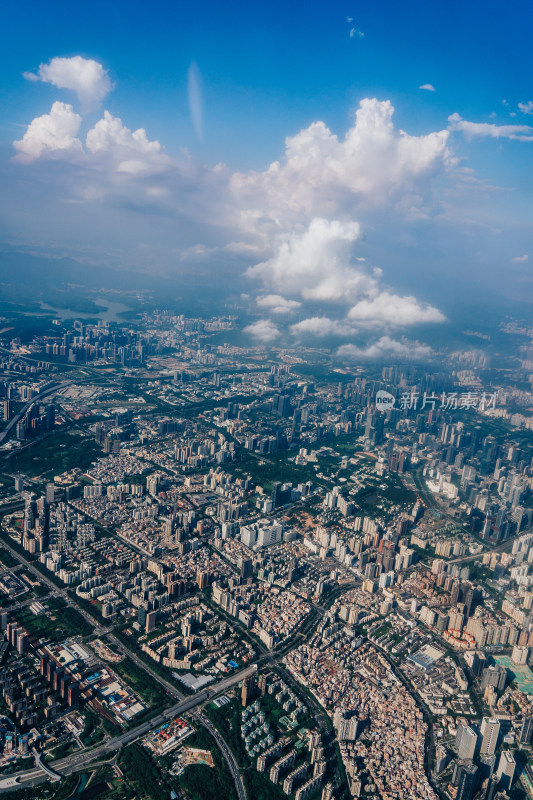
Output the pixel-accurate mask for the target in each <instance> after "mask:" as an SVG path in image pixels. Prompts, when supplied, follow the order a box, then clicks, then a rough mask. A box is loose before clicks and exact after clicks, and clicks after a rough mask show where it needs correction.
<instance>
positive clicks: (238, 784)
mask: <svg viewBox="0 0 533 800" xmlns="http://www.w3.org/2000/svg"><path fill="white" fill-rule="evenodd" d="M195 717H196V718H197V719H200V721H201V722H202V725H205V727H206V728H207V730H208V731H209V733H210V734H211V736H212V737H213V739H214V740H215V741H216V743H217V744H218V746H219V749H220V751H221V753H222V755H223V756H224V758H225V759H226V763H227V765H228V767H229V770H230V772H231V775H232V777H233V781H234V783H235V788H236V789H237V794H238V796H239V800H247V798H246V789H245V788H244V783H243V780H242V776H241V774H240V772H239V768H238V766H237V762H236V761H235V757H234V755H233V753H232V752H231V750H230V749H229V747H228V745H227V744H226V742H225V741H224V739H223V738H222V736H221V735H220V733H219V732H218V731H217V729H216V728H215V726H214V725H213V724H212V723H211V722H210V721H209V720H208V719H207V717H205V716H204V715H203V714H202V713H201V712H200V713H199V714H195Z"/></svg>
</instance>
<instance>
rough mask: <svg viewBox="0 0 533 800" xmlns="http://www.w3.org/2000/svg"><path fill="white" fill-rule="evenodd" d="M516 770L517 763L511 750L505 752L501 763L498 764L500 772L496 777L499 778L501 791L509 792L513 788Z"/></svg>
mask: <svg viewBox="0 0 533 800" xmlns="http://www.w3.org/2000/svg"><path fill="white" fill-rule="evenodd" d="M515 769H516V761H515V760H514V756H513V754H512V753H510V752H509V750H504V751H503V753H502V754H501V756H500V762H499V764H498V770H497V772H496V777H498V778H499V780H500V783H499V787H500V789H503V790H504V791H506V792H508V791H509V790H510V788H511V786H512V783H513V778H514V773H515Z"/></svg>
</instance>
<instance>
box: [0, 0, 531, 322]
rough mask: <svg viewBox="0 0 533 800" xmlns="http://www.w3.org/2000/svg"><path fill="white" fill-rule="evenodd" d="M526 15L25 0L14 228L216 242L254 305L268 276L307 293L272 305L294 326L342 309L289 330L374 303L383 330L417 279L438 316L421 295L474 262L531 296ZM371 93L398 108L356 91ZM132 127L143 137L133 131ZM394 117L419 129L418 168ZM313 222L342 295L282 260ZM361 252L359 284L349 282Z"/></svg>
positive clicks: (13, 157)
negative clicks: (89, 73) (82, 72)
mask: <svg viewBox="0 0 533 800" xmlns="http://www.w3.org/2000/svg"><path fill="white" fill-rule="evenodd" d="M532 23H533V9H532V7H531V4H529V3H527V2H507V3H502V2H483V3H482V2H477V0H476V1H475V2H468V3H464V2H448V3H446V4H431V3H427V2H424V3H422V2H405V3H398V2H392V0H386V1H385V0H382V1H381V2H379V0H378V2H376V1H374V2H368V1H365V2H356V3H353V2H346V3H345V2H334V3H331V4H325V3H324V2H320V3H318V2H315V3H300V2H294V3H279V2H270V3H268V4H250V3H240V2H235V3H232V4H227V3H214V2H207V3H204V4H201V5H199V4H192V3H191V4H185V3H171V2H155V3H153V4H151V5H150V7H149V8H148V6H147V4H146V3H140V2H124V0H119V1H118V2H113V0H108V1H107V2H105V3H104V2H98V0H96V2H92V3H91V4H90V6H87V5H85V6H82V5H80V4H72V3H70V2H69V3H66V2H49V3H46V4H43V3H39V2H33V0H31V1H30V2H25V3H20V4H10V7H9V8H8V9H7V10H6V9H4V14H3V31H2V34H3V35H2V47H1V48H0V62H1V69H2V75H3V83H2V87H1V89H0V159H1V164H0V169H1V174H0V178H1V180H2V185H3V187H4V188H3V190H2V196H1V197H0V204H1V206H0V208H1V210H2V217H3V220H4V221H3V223H2V224H1V225H0V238H1V239H2V240H3V242H4V243H5V244H6V245H10V246H17V247H27V248H33V249H36V248H42V249H43V250H46V249H47V248H48V249H49V251H50V252H51V253H54V254H63V253H68V254H69V255H73V256H75V257H79V258H82V259H83V258H85V259H87V260H91V259H92V260H94V261H99V262H101V263H105V261H106V259H107V260H108V261H109V263H111V264H112V265H113V266H121V267H125V266H127V263H134V264H139V265H141V266H143V265H144V266H148V265H149V266H150V268H153V269H162V270H167V271H168V270H172V269H175V270H176V272H177V273H179V272H180V270H186V269H187V268H190V265H191V263H193V264H196V263H198V262H200V261H202V259H203V267H202V268H204V267H205V269H206V270H207V272H206V274H208V267H207V266H206V264H205V262H207V261H209V263H212V264H214V265H215V266H213V279H214V280H216V274H217V272H216V270H217V269H224V270H230V271H231V270H234V272H235V275H236V276H239V278H241V277H243V276H244V278H245V279H244V284H245V286H246V285H249V286H250V292H249V294H250V303H251V304H252V305H253V304H254V303H256V301H257V298H258V297H259V298H264V297H269V296H270V295H272V296H280V297H282V298H283V299H284V300H287V301H292V302H293V303H298V304H299V305H298V306H293V307H292V308H289V309H287V308H285V310H284V311H282V310H281V307H278V308H277V311H276V312H275V313H274V312H273V311H272V309H274V308H276V306H275V305H272V304H270V305H268V304H263V305H262V306H259V308H258V309H257V310H258V312H259V313H260V314H263V316H262V317H261V319H260V320H259V321H260V322H263V323H264V325H263V329H264V330H267V329H268V324H270V326H271V328H270V334H272V335H275V334H274V329H276V330H278V331H280V330H281V327H280V319H281V318H283V321H284V322H283V325H284V326H285V327H284V328H283V330H288V329H291V330H292V331H293V335H304V334H305V335H312V334H313V335H315V334H316V331H317V330H318V329H319V328H320V327H321V329H322V331H324V330H325V328H326V327H327V325H328V323H326V322H324V321H322V322H321V323H320V324H318V323H316V324H315V330H314V332H313V331H312V328H313V325H312V324H311V323H309V324H307V326H303V327H302V326H300V329H295V328H294V326H295V325H296V324H297V323H295V322H294V319H296V317H297V318H298V324H299V323H300V322H305V321H306V320H308V319H314V320H316V319H321V320H325V319H328V320H330V321H331V320H333V319H336V320H339V319H340V320H341V321H343V324H344V326H345V327H344V328H341V329H339V330H338V331H334V330H333V329H332V327H331V325H330V329H329V333H334V334H335V335H339V336H340V337H341V338H342V336H343V335H344V336H348V333H347V332H349V331H350V330H351V331H357V330H359V328H358V326H361V325H370V324H372V325H374V324H375V325H376V326H377V324H378V322H380V321H381V323H383V328H382V329H381V330H378V328H377V327H376V328H375V330H376V336H378V335H379V334H380V335H381V338H382V337H383V336H384V335H389V334H391V335H392V333H393V331H392V330H391V321H390V319H389V320H388V322H387V319H386V318H387V314H386V313H385V314H382V313H381V312H382V307H383V305H384V303H385V304H386V302H390V303H391V304H392V306H393V307H394V308H396V311H402V309H404V307H406V304H405V303H403V305H402V303H401V302H400V301H399V300H397V299H394V298H400V299H401V298H405V297H406V296H409V297H410V296H415V295H416V298H417V302H418V306H419V310H418V311H417V312H416V313H415V314H414V317H415V318H416V320H417V321H418V322H424V321H425V322H429V321H430V317H431V314H430V313H426V317H424V310H425V311H426V312H427V311H428V309H429V308H435V309H436V311H439V310H440V309H439V308H437V307H438V305H439V304H438V300H439V298H442V290H443V287H445V286H446V285H447V286H448V288H449V285H450V283H451V282H454V281H456V280H460V279H463V280H465V281H466V283H465V286H466V285H467V284H468V281H469V280H470V288H472V287H475V286H476V284H478V285H479V286H480V288H481V284H483V287H484V288H487V287H488V288H491V289H493V290H494V292H495V293H497V292H500V291H501V288H502V286H503V287H504V289H505V292H506V293H507V294H508V296H509V297H511V298H513V297H517V298H521V299H523V298H524V295H526V296H527V294H528V292H527V290H530V291H531V295H533V289H532V284H531V282H530V278H531V267H530V264H531V262H530V254H531V258H533V242H532V234H531V230H530V228H531V226H530V217H531V210H532V209H531V199H532V198H531V194H532V189H531V186H532V180H531V178H532V166H533V163H532V153H533V130H532V128H533V113H532V112H533V103H531V105H528V103H530V101H532V100H533V85H532V80H531V79H532V76H533V63H532V62H533V51H532V48H531V45H530V34H531V30H532ZM79 57H81V59H83V60H84V61H83V62H82V61H78V62H76V63H75V62H74V61H72V59H75V58H78V59H79ZM57 58H61V59H66V61H64V62H61V63H60V64H57V63H56V62H54V61H53V59H57ZM86 62H90V63H91V64H93V67H94V65H95V64H96V67H94V69H95V70H96V69H97V70H99V71H98V72H95V73H94V77H95V80H96V83H98V81H100V84H98V86H96V89H97V90H98V91H96V90H95V85H96V84H95V85H93V86H92V88H91V89H90V90H87V87H85V89H84V87H83V86H81V84H80V83H79V75H78V73H76V75H78V77H76V76H74V78H72V74H74V73H73V72H72V70H73V69H74V67H76V69H77V68H78V67H80V64H81V65H83V64H85V63H86ZM54 64H55V67H56V68H57V69H59V70H60V73H61V75H60V77H59V78H58V77H57V75H58V74H59V73H57V70H56V72H53V71H52V72H53V74H52V72H51V71H50V70H52V67H53V66H54ZM76 64H77V66H76ZM40 65H43V67H41V70H43V71H42V73H41V80H39V79H37V77H38V76H39V68H40ZM47 65H48V66H47ZM51 65H52V66H51ZM191 65H194V66H193V67H192V68H191ZM47 69H48V72H47ZM69 70H70V72H69ZM24 73H26V77H24V75H23V74H24ZM28 73H31V74H30V75H29V76H28ZM67 73H68V75H67ZM31 75H33V76H34V79H33V80H32V79H30V78H31ZM47 75H48V77H47ZM51 75H52V78H50V76H51ZM54 75H55V77H54ZM65 75H67V77H66V78H65ZM35 76H37V77H35ZM43 76H44V79H43ZM65 80H66V82H67V83H69V81H70V84H72V80H74V81H78V83H77V84H76V86H77V88H78V92H77V93H76V92H75V91H73V90H70V89H65V88H61V81H63V82H64V81H65ZM50 81H52V82H50ZM106 81H107V83H106ZM54 83H55V84H56V85H54ZM58 83H59V84H60V85H59V86H58V85H57V84H58ZM80 86H81V88H80ZM111 86H112V88H111V89H110V87H111ZM422 86H427V87H428V88H426V89H423V88H420V87H422ZM84 91H85V94H83V92H84ZM91 92H92V94H91ZM374 98H375V99H376V101H377V102H378V103H381V104H384V103H386V102H387V101H388V104H389V105H388V106H387V108H391V107H392V108H393V109H394V111H393V112H392V111H390V113H388V112H387V113H385V114H384V115H383V113H382V112H383V111H384V110H385V106H384V105H374V106H369V105H367V106H364V107H363V106H360V103H361V102H363V104H364V103H365V101H366V99H368V100H369V101H371V100H372V99H374ZM55 103H57V104H60V106H61V107H60V106H55V107H54V108H55V111H54V114H53V120H52V123H53V125H54V137H57V135H59V134H60V135H61V136H63V134H64V133H65V130H67V129H68V131H69V133H68V137H69V138H68V142H67V144H66V145H65V141H64V140H61V143H60V146H58V140H57V138H55V139H54V141H53V142H50V140H49V139H47V138H46V137H47V136H48V135H49V134H48V133H47V132H46V131H47V130H48V128H49V124H50V123H49V118H48V115H50V114H51V109H52V106H53V104H55ZM69 108H70V109H71V110H70V111H69V110H68V109H69ZM358 108H359V109H360V111H361V115H360V120H359V123H358V125H359V127H357V125H355V126H354V114H355V112H356V111H357V109H358ZM65 109H67V110H65ZM365 109H366V110H365ZM106 111H107V112H108V116H107V117H104V112H106ZM450 117H451V120H450ZM80 118H81V119H80ZM32 120H37V121H36V122H35V123H34V124H33V123H32ZM39 120H41V121H40V122H39ZM100 120H104V122H103V123H102V124H101V125H99V121H100ZM113 120H120V125H119V123H115V122H113ZM319 122H322V123H324V127H323V128H320V129H319V128H317V127H316V124H317V123H319ZM30 123H32V124H33V128H32V129H31V135H30V134H28V126H29V125H30ZM391 124H392V125H393V128H394V132H393V133H392V134H391V133H390V125H391ZM57 126H59V128H58V127H57ZM65 126H66V127H65ZM313 126H315V127H313ZM368 126H370V128H372V130H371V131H370V132H369V127H368ZM387 126H389V127H387ZM139 128H143V129H145V131H146V137H145V139H143V141H142V142H140V141H139V140H138V139H135V138H133V139H131V138H128V136H127V135H126V134H125V133H124V131H125V130H126V129H127V130H128V134H130V133H131V132H132V131H135V130H137V129H139ZM350 129H351V130H354V131H355V133H354V137H353V141H352V145H351V146H350V147H349V148H345V149H344V150H343V151H342V152H341V151H340V149H339V148H338V147H337V143H338V141H341V142H342V140H343V139H344V137H345V135H346V133H347V132H348V131H350ZM386 129H387V130H389V133H388V134H387V136H388V138H386V137H385V138H384V139H383V148H384V150H383V153H381V152H380V150H379V142H380V141H381V139H380V137H382V136H383V135H384V133H385V131H386ZM91 130H96V133H93V134H91V135H90V136H89V138H87V133H88V132H89V131H91ZM323 130H327V131H328V134H324V133H323ZM43 131H44V133H43ZM58 131H59V134H58ZM301 131H308V132H310V133H308V134H306V135H305V136H303V137H300V138H297V139H295V147H296V149H297V152H295V153H294V152H293V157H292V160H291V153H290V152H285V139H286V137H298V134H299V132H301ZM401 131H405V132H406V134H407V135H408V136H409V137H411V139H410V140H409V141H410V144H409V146H408V149H409V155H408V157H407V162H408V163H407V165H406V163H405V159H406V154H405V147H404V145H405V140H404V141H403V144H402V145H399V144H398V143H399V142H400V140H401V139H402V137H403V134H402V133H401ZM442 132H444V133H443V137H444V138H442V137H441V138H440V139H439V138H438V136H439V135H440V133H442ZM25 134H26V135H25ZM432 134H434V138H433V139H430V140H426V139H423V138H420V139H417V138H416V137H428V136H430V135H432ZM43 136H44V137H45V138H44V139H43ZM335 137H337V138H336V139H335ZM365 137H367V138H365ZM334 139H335V141H334ZM404 139H405V137H404ZM15 141H18V142H23V144H21V145H19V146H17V147H16V146H14V145H13V142H15ZM90 141H92V145H91V146H92V148H93V149H92V150H91V149H90V148H89V142H90ZM153 143H156V144H157V143H159V144H158V145H157V148H156V145H155V144H153ZM376 143H377V144H376ZM402 148H403V149H402ZM424 148H426V150H427V153H426V156H427V157H422V156H421V155H420V154H421V153H422V151H423V150H424ZM156 150H157V152H156ZM411 150H412V151H413V152H411ZM333 151H335V152H333ZM413 153H416V155H414V154H413ZM424 158H425V160H424ZM276 161H279V162H280V163H281V168H282V173H281V174H280V175H277V176H276V177H275V179H273V178H272V175H271V173H269V172H268V167H269V164H271V162H276ZM217 165H223V166H218V167H217ZM366 169H368V175H366V176H365V174H364V173H365V170H366ZM324 170H327V175H326V173H325V172H324ZM361 172H362V173H363V175H362V177H361V174H360V173H361ZM344 174H350V177H349V178H345V177H344ZM324 175H326V177H325V178H324ZM239 176H240V177H239ZM321 180H325V181H326V184H327V187H326V190H325V192H324V193H323V194H324V199H323V202H321V199H320V194H321V193H320V190H319V187H317V183H320V181H321ZM296 185H297V186H298V187H299V191H295V190H294V187H295V186H296ZM251 210H252V211H253V213H251ZM314 219H322V220H325V221H326V222H327V223H328V225H327V226H325V227H324V226H323V227H322V228H320V226H319V225H315V226H314V227H313V228H312V230H313V231H314V234H313V235H316V236H318V237H319V238H320V247H323V250H322V251H321V252H322V256H321V257H322V258H323V267H322V268H323V269H326V270H327V269H329V267H330V266H331V265H333V266H332V267H331V268H332V270H333V278H332V281H333V283H335V281H337V282H338V283H342V282H343V281H344V282H346V280H347V281H348V284H349V285H350V286H352V284H353V286H352V288H351V289H350V288H349V289H348V290H347V293H346V294H345V295H344V296H343V297H341V296H340V294H339V291H337V289H336V288H335V289H331V287H328V288H326V287H324V286H322V285H320V286H319V284H318V282H317V280H318V279H317V277H316V276H317V275H318V272H319V271H320V268H319V267H318V266H316V265H315V267H310V274H309V275H306V276H302V275H301V274H300V273H301V272H302V270H301V269H299V267H298V266H297V265H296V267H295V275H296V274H298V275H299V278H298V279H296V277H295V278H294V280H292V281H288V280H282V279H281V277H280V276H281V272H280V270H282V267H281V263H283V264H284V266H283V269H285V270H289V272H290V270H291V269H292V268H293V262H291V260H290V259H291V258H292V259H301V258H304V259H305V258H306V257H307V256H306V254H305V253H306V251H305V247H306V246H311V245H310V244H309V241H308V239H309V236H310V235H311V234H310V231H311V227H312V223H313V220H314ZM337 222H338V223H341V226H343V227H342V229H341V228H339V227H338V226H337V227H335V226H333V223H337ZM352 223H353V224H357V225H358V231H357V233H354V231H353V229H351V228H350V225H351V224H352ZM332 226H333V227H332ZM95 231H97V233H98V235H97V237H95V236H94V232H95ZM306 235H307V237H308V238H307V239H306V238H305V237H306ZM306 242H307V245H306ZM342 243H344V244H342ZM313 246H314V245H313ZM302 248H303V250H302ZM287 252H288V253H289V255H287ZM283 253H285V255H283ZM363 258H364V259H365V262H363V261H361V260H360V261H359V262H358V261H357V259H363ZM280 259H281V261H280ZM283 259H285V260H283ZM262 264H263V265H266V266H265V267H264V268H259V267H260V265H262ZM363 264H364V266H360V265H363ZM258 265H259V267H258ZM313 269H315V272H313ZM376 269H378V270H382V271H383V275H380V276H377V277H376V273H375V272H372V270H374V271H375V270H376ZM254 270H255V271H254ZM347 270H348V272H347ZM350 270H351V272H350ZM358 270H359V271H361V270H363V271H364V272H365V281H366V282H365V281H359V284H361V285H360V286H359V284H358V286H359V288H356V287H355V284H356V282H354V281H352V280H351V278H350V276H352V277H353V276H354V275H359V272H358ZM466 273H468V274H466ZM291 274H292V273H291ZM313 275H314V277H313ZM276 276H277V277H276ZM307 278H309V280H307ZM247 281H248V283H247ZM361 287H362V288H361ZM524 289H525V290H526V291H524ZM376 298H377V300H376ZM391 298H393V299H392V300H391ZM361 302H363V303H366V304H367V305H366V306H364V307H361V305H360V304H361ZM343 303H344V305H343ZM377 306H379V309H378V308H377ZM356 307H358V310H356V311H354V309H355V308H356ZM369 307H370V310H369ZM328 309H330V310H328ZM411 310H412V309H411ZM350 314H351V317H350ZM374 314H375V316H376V320H374V316H373V315H374ZM443 314H444V315H448V316H449V314H450V311H449V309H448V308H446V309H444V311H443ZM295 315H296V316H295ZM306 315H308V316H306ZM389 316H390V315H389ZM392 316H394V315H392ZM408 316H409V314H407V316H406V319H407V318H408ZM400 317H402V315H401V314H400ZM363 318H364V319H363ZM433 318H434V319H433V321H434V322H435V324H438V321H439V320H438V314H437V313H434V314H433ZM267 323H268V324H267ZM265 325H267V328H265ZM287 325H289V328H287ZM387 325H388V327H387ZM290 326H292V328H290ZM350 326H351V327H350ZM258 334H260V331H259V330H258ZM349 335H352V334H349ZM394 335H396V334H394ZM398 335H399V334H398ZM267 336H268V331H267Z"/></svg>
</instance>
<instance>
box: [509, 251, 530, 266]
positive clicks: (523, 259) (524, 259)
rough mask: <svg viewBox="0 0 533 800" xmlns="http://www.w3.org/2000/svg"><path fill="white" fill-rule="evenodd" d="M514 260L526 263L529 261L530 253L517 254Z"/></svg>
mask: <svg viewBox="0 0 533 800" xmlns="http://www.w3.org/2000/svg"><path fill="white" fill-rule="evenodd" d="M512 260H513V263H514V264H525V263H526V262H527V261H529V255H528V254H527V253H524V254H523V255H521V256H515V257H514V258H513V259H512Z"/></svg>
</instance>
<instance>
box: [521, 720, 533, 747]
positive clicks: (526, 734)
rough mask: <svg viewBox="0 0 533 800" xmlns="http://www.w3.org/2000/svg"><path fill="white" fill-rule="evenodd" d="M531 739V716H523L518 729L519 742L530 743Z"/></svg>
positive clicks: (532, 736)
mask: <svg viewBox="0 0 533 800" xmlns="http://www.w3.org/2000/svg"><path fill="white" fill-rule="evenodd" d="M532 739H533V717H524V721H523V722H522V727H521V729H520V744H522V745H526V746H527V745H530V744H531V740H532Z"/></svg>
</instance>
